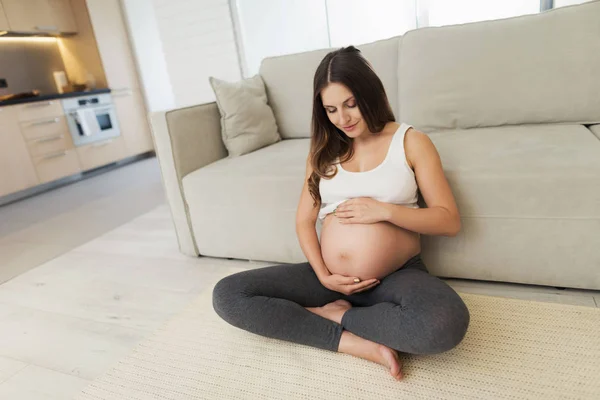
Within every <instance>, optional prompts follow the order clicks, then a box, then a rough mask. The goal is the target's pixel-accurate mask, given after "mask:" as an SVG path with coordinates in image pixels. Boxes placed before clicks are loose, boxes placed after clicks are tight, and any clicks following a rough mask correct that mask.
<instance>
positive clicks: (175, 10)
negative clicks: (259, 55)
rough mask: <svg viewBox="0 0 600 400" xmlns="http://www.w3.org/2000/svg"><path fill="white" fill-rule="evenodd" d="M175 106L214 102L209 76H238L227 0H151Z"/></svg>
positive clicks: (233, 78)
mask: <svg viewBox="0 0 600 400" xmlns="http://www.w3.org/2000/svg"><path fill="white" fill-rule="evenodd" d="M152 4H153V5H154V13H155V15H156V22H157V25H158V30H159V33H160V38H161V41H162V45H163V52H164V54H165V61H166V65H167V70H168V72H169V78H170V81H171V86H172V88H173V95H174V97H175V105H176V107H185V106H189V105H194V104H201V103H206V102H211V101H214V99H215V97H214V93H213V91H212V88H211V87H210V85H209V83H208V77H209V76H211V75H212V76H215V77H217V78H220V79H224V80H228V81H236V80H239V79H240V78H241V69H240V64H239V60H238V54H237V48H236V43H235V35H234V33H233V32H234V31H233V23H232V20H231V12H230V8H229V2H228V0H193V1H190V0H152Z"/></svg>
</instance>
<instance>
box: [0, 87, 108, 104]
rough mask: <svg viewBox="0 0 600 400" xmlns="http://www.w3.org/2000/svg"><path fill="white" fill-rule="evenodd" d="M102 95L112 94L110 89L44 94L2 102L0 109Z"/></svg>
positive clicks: (0, 102)
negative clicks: (16, 105)
mask: <svg viewBox="0 0 600 400" xmlns="http://www.w3.org/2000/svg"><path fill="white" fill-rule="evenodd" d="M101 93H110V89H93V90H86V91H83V92H69V93H49V94H42V95H40V96H36V97H28V98H25V99H13V100H5V101H0V107H2V106H12V105H15V104H24V103H35V102H38V101H47V100H54V99H68V98H70V97H80V96H89V95H93V94H101Z"/></svg>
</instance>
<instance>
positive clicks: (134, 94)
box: [112, 90, 154, 156]
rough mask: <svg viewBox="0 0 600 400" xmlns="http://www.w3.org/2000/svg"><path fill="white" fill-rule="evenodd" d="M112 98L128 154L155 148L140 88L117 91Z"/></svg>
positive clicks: (140, 152)
mask: <svg viewBox="0 0 600 400" xmlns="http://www.w3.org/2000/svg"><path fill="white" fill-rule="evenodd" d="M112 98H113V102H114V103H115V109H116V110H117V119H118V120H119V128H120V129H121V136H123V139H124V141H125V149H126V153H127V156H134V155H137V154H142V153H145V152H148V151H152V150H154V144H153V143H152V136H151V134H150V126H149V124H148V119H147V116H146V108H145V107H144V101H143V99H142V94H141V93H140V92H139V90H122V91H115V92H113V93H112Z"/></svg>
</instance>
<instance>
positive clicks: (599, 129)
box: [590, 124, 600, 139]
mask: <svg viewBox="0 0 600 400" xmlns="http://www.w3.org/2000/svg"><path fill="white" fill-rule="evenodd" d="M590 131H592V133H593V134H594V135H596V137H597V138H598V139H600V124H596V125H592V126H590Z"/></svg>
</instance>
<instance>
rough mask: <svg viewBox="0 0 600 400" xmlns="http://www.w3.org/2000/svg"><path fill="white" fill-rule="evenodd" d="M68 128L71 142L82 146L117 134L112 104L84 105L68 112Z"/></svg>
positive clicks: (117, 129)
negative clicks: (84, 106) (80, 108)
mask: <svg viewBox="0 0 600 400" xmlns="http://www.w3.org/2000/svg"><path fill="white" fill-rule="evenodd" d="M69 128H70V130H71V135H72V136H73V144H75V146H82V145H85V144H89V143H94V142H97V141H100V140H105V139H109V138H113V137H117V136H119V135H120V134H121V133H120V130H119V125H118V122H117V116H116V113H115V108H114V106H112V105H106V106H98V107H86V108H85V109H82V110H81V111H73V112H71V113H69Z"/></svg>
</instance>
